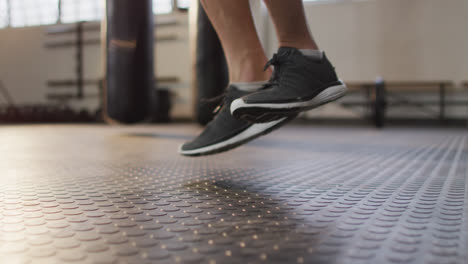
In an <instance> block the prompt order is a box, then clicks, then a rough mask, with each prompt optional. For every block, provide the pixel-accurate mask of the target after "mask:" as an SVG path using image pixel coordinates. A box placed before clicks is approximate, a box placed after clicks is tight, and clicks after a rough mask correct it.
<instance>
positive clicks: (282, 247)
mask: <svg viewBox="0 0 468 264" xmlns="http://www.w3.org/2000/svg"><path fill="white" fill-rule="evenodd" d="M199 131H200V129H199V128H197V127H196V126H190V125H173V126H148V127H111V126H11V127H10V126H4V127H0V153H1V154H0V155H1V158H0V263H2V264H3V263H8V264H11V263H13V264H15V263H47V264H49V263H138V264H140V263H210V264H214V263H218V264H224V263H434V264H436V263H437V264H440V263H468V260H467V259H468V256H467V252H468V203H466V202H465V201H466V200H467V184H468V182H467V175H468V170H467V165H468V145H467V135H468V133H467V131H466V130H462V129H460V130H457V129H428V128H421V129H417V128H412V129H409V128H390V129H386V130H383V131H377V130H374V129H372V128H352V127H336V128H324V127H314V126H305V125H297V124H296V125H294V124H293V125H289V126H287V127H285V128H283V129H281V130H279V131H277V132H274V133H272V134H270V135H268V136H266V137H263V138H261V139H258V140H257V141H254V142H251V143H250V144H248V145H246V146H243V147H241V148H239V149H236V150H233V151H231V152H227V153H224V154H220V155H215V156H208V157H198V158H187V157H180V156H178V155H177V153H176V149H177V147H178V145H179V144H181V143H182V142H184V141H185V140H188V139H190V138H191V137H193V136H195V135H196V134H197V133H198V132H199Z"/></svg>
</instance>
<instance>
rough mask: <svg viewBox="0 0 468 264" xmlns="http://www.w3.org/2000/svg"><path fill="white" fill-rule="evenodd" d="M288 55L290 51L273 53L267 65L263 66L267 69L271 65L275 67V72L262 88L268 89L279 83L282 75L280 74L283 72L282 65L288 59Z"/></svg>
mask: <svg viewBox="0 0 468 264" xmlns="http://www.w3.org/2000/svg"><path fill="white" fill-rule="evenodd" d="M288 55H289V53H282V54H278V53H275V54H273V57H272V58H271V59H270V60H269V61H268V62H267V63H266V64H265V67H264V68H263V71H266V70H267V69H268V68H270V67H271V66H273V67H274V71H273V74H272V76H271V78H270V80H269V81H268V83H266V84H265V85H264V86H263V87H262V89H268V88H270V87H271V86H274V85H277V84H279V76H280V75H281V74H280V73H281V65H283V64H284V63H285V62H287V61H288Z"/></svg>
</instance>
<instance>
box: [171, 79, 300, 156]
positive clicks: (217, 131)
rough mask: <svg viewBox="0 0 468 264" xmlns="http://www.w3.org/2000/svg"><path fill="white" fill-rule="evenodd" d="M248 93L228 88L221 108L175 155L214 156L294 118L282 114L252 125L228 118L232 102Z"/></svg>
mask: <svg viewBox="0 0 468 264" xmlns="http://www.w3.org/2000/svg"><path fill="white" fill-rule="evenodd" d="M250 93H252V92H246V91H242V90H239V89H237V88H236V87H235V86H234V85H232V84H231V85H230V86H229V87H228V89H227V91H226V95H225V97H224V102H223V105H222V106H219V107H218V109H219V110H218V113H217V115H216V116H215V118H214V119H213V120H212V121H211V122H210V123H208V125H207V126H206V128H205V130H204V131H203V132H202V133H201V134H200V135H199V136H198V137H197V138H195V139H194V140H193V141H191V142H188V143H185V144H183V145H182V146H181V147H180V149H179V153H180V154H182V155H186V156H201V155H208V154H216V153H219V152H223V151H226V150H230V149H233V148H235V147H237V146H240V145H242V144H244V143H246V142H248V141H250V140H253V139H255V138H257V137H259V136H261V135H264V134H267V133H270V132H271V131H273V130H274V129H276V128H279V127H280V126H282V125H284V124H286V123H287V122H289V121H291V120H292V119H294V118H295V117H296V116H297V115H295V114H293V115H286V116H283V117H282V118H279V119H277V120H275V121H272V122H268V123H262V124H253V123H250V122H247V121H244V120H238V119H236V118H234V117H233V116H232V115H231V112H230V110H229V106H230V105H231V103H232V101H233V100H235V99H237V98H240V97H241V96H245V95H248V94H250Z"/></svg>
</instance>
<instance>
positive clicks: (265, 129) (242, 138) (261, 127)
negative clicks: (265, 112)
mask: <svg viewBox="0 0 468 264" xmlns="http://www.w3.org/2000/svg"><path fill="white" fill-rule="evenodd" d="M296 116H297V114H293V115H289V116H287V117H284V116H283V118H282V119H279V120H275V121H272V122H268V123H262V124H253V125H252V126H250V127H249V128H247V129H246V130H244V131H242V132H241V133H239V134H237V135H236V136H234V137H232V138H230V139H227V140H225V141H222V142H219V143H216V144H213V145H211V146H206V147H201V148H198V149H192V150H182V146H181V147H179V154H181V155H184V156H204V155H211V154H217V153H220V152H224V151H227V150H231V149H233V148H236V147H238V146H240V145H243V144H245V143H247V142H249V141H251V140H254V139H256V138H258V137H260V136H263V135H266V134H268V133H270V132H272V131H273V130H275V129H278V128H280V127H281V126H283V125H285V124H286V123H288V122H290V121H291V120H293V119H294V118H296Z"/></svg>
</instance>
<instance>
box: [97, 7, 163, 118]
mask: <svg viewBox="0 0 468 264" xmlns="http://www.w3.org/2000/svg"><path fill="white" fill-rule="evenodd" d="M152 2H153V1H152V0H137V1H135V0H106V21H105V25H106V32H105V38H106V40H105V52H106V53H105V54H106V56H105V57H106V59H105V60H106V71H105V72H106V77H105V95H104V96H105V98H104V100H105V109H106V119H107V120H109V119H110V120H111V121H117V122H120V123H135V122H139V121H142V120H144V119H145V118H147V117H148V114H149V112H150V102H151V100H152V98H151V96H152V94H155V93H153V89H154V69H153V68H154V51H153V48H154V46H153V41H154V40H153V38H154V21H153V19H154V18H153V8H152Z"/></svg>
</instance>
